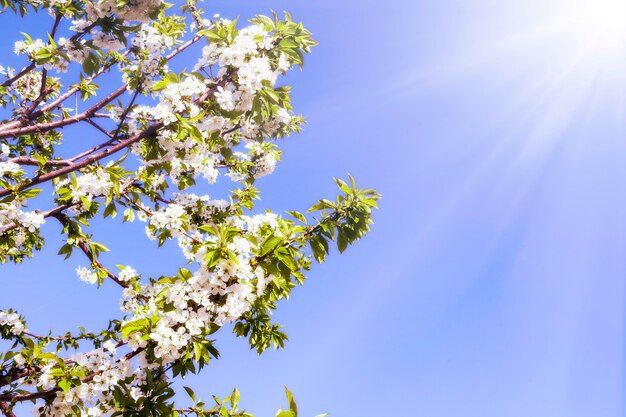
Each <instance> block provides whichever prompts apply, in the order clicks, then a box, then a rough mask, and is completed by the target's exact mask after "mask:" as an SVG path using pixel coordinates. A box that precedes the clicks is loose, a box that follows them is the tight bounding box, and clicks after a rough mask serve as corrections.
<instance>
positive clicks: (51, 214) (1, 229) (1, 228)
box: [0, 203, 78, 236]
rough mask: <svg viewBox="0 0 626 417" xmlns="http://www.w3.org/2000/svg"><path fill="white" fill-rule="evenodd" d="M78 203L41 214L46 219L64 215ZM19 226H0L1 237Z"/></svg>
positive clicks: (61, 206) (10, 224) (64, 205)
mask: <svg viewBox="0 0 626 417" xmlns="http://www.w3.org/2000/svg"><path fill="white" fill-rule="evenodd" d="M77 204H78V203H68V204H62V205H60V206H57V207H55V208H53V209H50V210H48V211H44V212H43V213H40V214H41V215H42V216H43V217H44V218H48V217H51V216H56V215H57V214H59V213H62V212H63V210H67V209H68V208H70V207H73V206H75V205H77ZM18 227H19V225H18V224H17V223H9V224H7V225H6V226H4V227H2V226H0V236H2V235H3V234H5V233H6V232H8V231H10V230H13V229H16V228H18Z"/></svg>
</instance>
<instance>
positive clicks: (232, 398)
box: [230, 388, 241, 410]
mask: <svg viewBox="0 0 626 417" xmlns="http://www.w3.org/2000/svg"><path fill="white" fill-rule="evenodd" d="M240 398H241V394H239V390H238V389H237V388H235V389H233V393H232V394H230V405H231V406H232V407H233V409H235V410H236V409H237V405H238V404H239V399H240Z"/></svg>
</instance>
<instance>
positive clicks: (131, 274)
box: [117, 266, 139, 281]
mask: <svg viewBox="0 0 626 417" xmlns="http://www.w3.org/2000/svg"><path fill="white" fill-rule="evenodd" d="M137 276H139V274H138V273H137V271H135V269H133V268H132V267H130V266H126V267H124V269H122V270H121V271H120V273H119V274H118V276H117V277H118V278H119V279H120V281H130V280H131V279H133V278H135V277H137Z"/></svg>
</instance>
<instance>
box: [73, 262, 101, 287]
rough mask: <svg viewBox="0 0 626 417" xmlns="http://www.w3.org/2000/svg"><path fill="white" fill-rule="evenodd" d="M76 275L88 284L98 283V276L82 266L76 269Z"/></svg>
mask: <svg viewBox="0 0 626 417" xmlns="http://www.w3.org/2000/svg"><path fill="white" fill-rule="evenodd" d="M76 275H78V278H80V280H81V281H83V282H86V283H88V284H95V283H96V282H98V275H96V273H95V272H94V271H92V270H91V269H88V268H84V267H82V266H79V267H78V268H76Z"/></svg>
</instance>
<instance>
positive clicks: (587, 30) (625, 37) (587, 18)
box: [573, 0, 626, 53]
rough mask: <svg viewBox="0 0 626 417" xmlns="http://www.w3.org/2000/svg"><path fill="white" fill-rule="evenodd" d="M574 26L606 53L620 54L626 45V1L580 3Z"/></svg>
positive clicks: (587, 0)
mask: <svg viewBox="0 0 626 417" xmlns="http://www.w3.org/2000/svg"><path fill="white" fill-rule="evenodd" d="M578 4H579V5H578V10H575V15H574V22H573V24H575V25H577V26H579V27H578V29H579V30H580V31H581V34H584V35H586V36H589V37H590V38H591V40H593V41H596V42H595V44H594V46H595V47H598V48H601V49H605V52H613V53H619V52H620V50H623V49H624V46H625V45H626V0H586V1H583V2H580V3H578Z"/></svg>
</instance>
